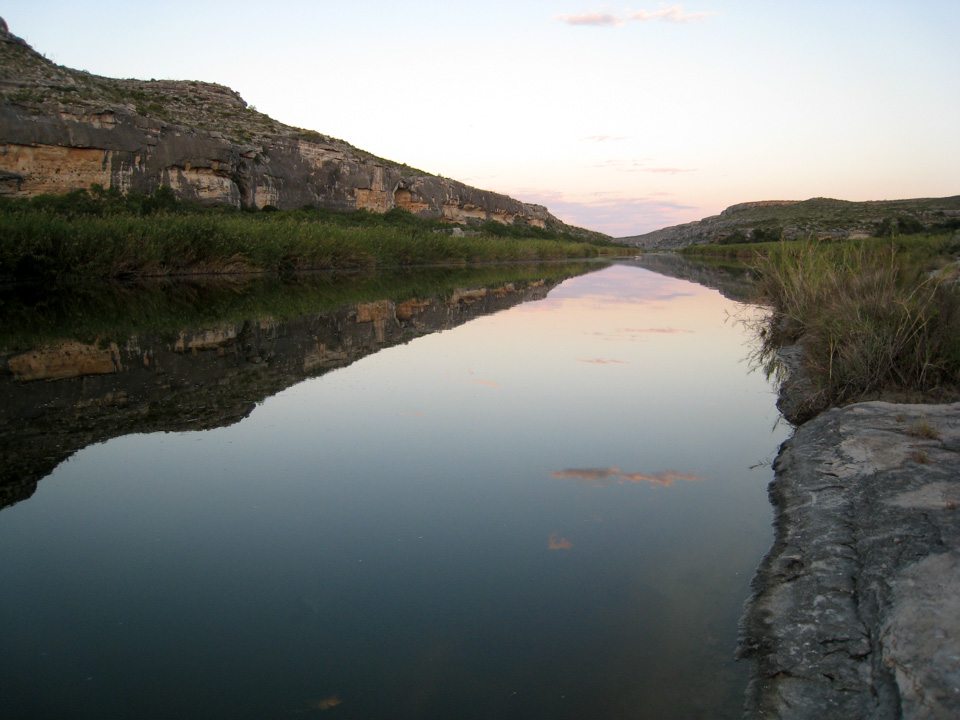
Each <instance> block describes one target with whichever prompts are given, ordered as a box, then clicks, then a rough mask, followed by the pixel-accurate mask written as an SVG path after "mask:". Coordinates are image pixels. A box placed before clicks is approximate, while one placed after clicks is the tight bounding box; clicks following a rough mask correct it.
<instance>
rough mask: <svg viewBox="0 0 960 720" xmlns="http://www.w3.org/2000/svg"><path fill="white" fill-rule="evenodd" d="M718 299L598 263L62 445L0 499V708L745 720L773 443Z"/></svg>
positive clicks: (765, 397)
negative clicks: (546, 285) (218, 405)
mask: <svg viewBox="0 0 960 720" xmlns="http://www.w3.org/2000/svg"><path fill="white" fill-rule="evenodd" d="M544 292H546V291H545V290H544ZM491 297H492V296H491ZM463 302H472V301H469V300H465V301H463ZM447 304H448V306H449V300H448V302H447ZM354 307H355V309H354V311H353V312H354V315H352V316H351V317H353V318H354V320H356V319H357V317H358V314H357V313H358V311H357V309H356V307H357V306H354ZM383 307H386V308H387V309H388V311H389V312H393V313H394V314H396V312H397V310H396V308H397V305H396V304H393V305H390V304H388V305H386V306H383ZM390 308H393V309H392V310H391V309H390ZM743 311H744V309H743V306H741V305H739V304H737V303H734V302H732V301H730V300H727V299H725V298H724V297H722V296H721V295H720V294H719V293H718V292H717V291H715V290H711V289H708V288H706V287H703V286H700V285H696V284H693V283H690V282H687V281H684V280H680V279H674V278H670V277H666V276H664V275H659V274H656V273H653V272H651V271H649V270H645V269H642V268H639V267H634V266H630V265H614V266H611V267H607V268H603V269H600V270H598V271H596V272H592V273H590V274H586V275H581V276H579V277H574V278H571V279H568V280H566V281H564V282H563V283H562V284H560V285H558V286H557V287H555V288H554V289H552V290H551V291H550V292H549V293H548V294H546V297H543V298H542V299H537V300H533V301H530V302H526V303H523V304H519V305H514V306H513V307H509V308H508V309H503V310H501V311H500V312H496V313H495V314H491V315H479V316H478V317H476V318H475V319H470V320H469V322H465V324H460V325H456V324H455V323H448V324H447V326H448V327H449V328H450V329H446V330H444V331H442V332H436V333H434V334H429V335H421V336H419V337H415V338H413V339H409V341H408V342H405V343H404V344H399V345H394V346H392V347H387V345H388V344H389V343H388V342H381V343H380V345H379V346H378V347H383V349H380V351H379V352H376V353H375V354H366V351H365V352H360V353H358V358H359V359H357V358H352V357H351V358H349V362H350V364H347V365H346V366H343V367H339V369H335V370H332V371H330V372H326V373H324V374H321V375H320V376H318V377H313V378H310V379H306V380H302V381H299V382H297V383H296V384H293V385H292V386H289V387H286V389H282V390H280V392H278V393H277V394H275V395H272V396H269V397H266V398H260V397H258V398H256V400H255V402H253V403H252V404H251V406H250V408H249V409H248V410H246V411H244V412H245V413H246V416H245V417H243V415H244V413H239V416H238V417H242V419H240V420H239V422H234V423H233V424H229V425H227V426H225V427H215V428H213V429H208V430H203V431H190V430H186V431H179V432H149V433H133V434H127V435H121V436H120V437H115V438H113V439H110V440H108V441H106V442H99V443H97V444H93V445H89V446H87V447H84V448H83V449H81V450H79V451H78V452H77V453H76V454H74V455H73V456H72V457H70V458H69V460H67V461H65V462H62V463H60V464H59V465H58V466H57V467H56V469H55V470H53V472H52V473H51V474H49V476H47V477H45V478H44V479H42V481H41V482H39V484H38V485H37V489H36V491H35V492H34V493H33V495H32V497H30V498H29V499H26V500H23V501H21V502H19V503H17V504H15V505H13V506H11V507H8V508H6V509H5V510H3V511H2V512H0V577H2V578H3V581H2V583H0V613H2V615H3V617H4V622H3V624H2V625H0V647H2V648H3V652H2V653H0V696H2V697H3V698H4V705H5V707H6V710H5V713H9V714H6V716H7V717H15V718H21V717H22V718H26V717H42V716H62V717H77V718H86V717H89V718H125V717H145V718H150V717H157V718H168V717H178V718H194V717H196V718H211V717H225V718H226V717H229V718H277V717H288V716H289V717H293V716H318V717H319V716H322V717H330V718H337V717H340V718H364V719H366V718H371V719H372V718H452V717H456V718H530V717H549V718H591V717H595V718H638V717H640V718H643V717H649V718H685V719H686V718H726V717H729V718H735V717H739V716H740V707H741V703H742V694H743V689H744V685H745V681H746V671H747V668H746V667H741V666H740V665H738V664H736V663H735V662H734V660H733V653H734V648H735V644H736V624H737V620H738V617H739V613H740V609H741V605H742V603H743V601H744V599H745V598H746V596H747V593H748V584H749V581H750V578H751V576H752V573H753V570H754V569H755V567H756V565H757V563H758V562H759V559H760V557H761V556H762V555H763V553H764V552H765V551H766V549H767V547H768V545H769V542H770V540H771V537H772V535H771V531H770V527H769V526H770V520H771V513H770V509H769V506H768V503H767V499H766V484H767V482H768V481H769V479H770V470H769V468H768V467H767V466H761V467H759V468H755V469H752V470H751V469H750V468H751V466H753V465H755V464H757V463H762V462H763V461H764V460H765V459H766V460H769V458H770V457H771V456H772V454H773V453H774V451H775V449H776V447H777V445H778V443H779V442H780V441H781V440H782V439H783V437H784V435H785V430H784V429H776V428H775V427H774V425H775V420H776V417H777V415H776V411H775V408H774V400H775V397H774V395H773V394H772V391H771V388H770V387H769V385H768V384H767V382H766V380H765V379H764V378H763V376H762V375H760V374H756V373H750V372H749V368H748V366H747V364H746V363H745V362H744V358H745V357H746V356H747V355H748V353H749V347H748V346H747V344H746V342H747V333H746V332H745V330H744V329H743V327H742V326H740V325H738V324H737V323H735V322H732V321H731V319H730V316H731V314H736V313H739V312H743ZM363 312H374V311H372V310H371V311H367V310H364V311H363ZM424 312H425V311H424ZM394 321H396V317H392V318H390V317H388V318H386V320H383V323H389V322H394ZM370 322H371V326H370V333H371V336H372V337H373V338H374V340H376V338H377V333H378V330H377V327H376V322H377V321H376V318H374V319H372V320H371V321H370ZM383 323H381V326H380V327H381V329H380V331H379V332H381V335H382V334H383V333H389V331H390V330H389V328H390V325H389V324H386V325H384V324H383ZM341 331H342V328H341ZM310 332H314V331H312V330H311V331H310ZM398 337H399V336H398ZM384 339H385V338H384V337H381V340H384ZM400 339H401V340H402V339H403V338H400ZM170 342H171V343H173V342H174V339H173V338H171V340H170ZM325 347H326V346H325ZM208 350H209V351H210V352H217V349H216V348H209V349H208ZM189 355H190V353H186V354H185V357H187V356H189ZM221 355H222V352H221ZM201 356H202V352H201V353H200V354H199V355H198V357H201ZM210 357H213V356H212V355H210ZM201 359H202V357H201ZM254 359H257V364H256V366H257V367H260V364H259V363H260V360H259V359H258V358H248V360H249V362H251V363H252V362H253V360H254ZM281 361H282V358H269V357H265V358H264V359H263V364H264V365H269V364H270V363H271V362H273V363H275V364H282V362H281ZM298 362H299V361H298ZM248 364H249V363H248ZM328 369H329V368H328ZM241 377H242V376H241ZM42 382H43V381H37V383H42ZM215 383H216V379H215V378H210V379H208V381H206V384H204V386H203V387H205V388H208V387H209V386H210V384H215ZM48 385H50V384H49V383H48ZM38 386H39V384H38ZM278 387H284V384H283V383H279V384H278ZM201 392H205V391H201V390H196V391H195V392H194V394H199V393H201ZM202 396H203V397H204V398H206V397H207V396H206V395H202ZM210 404H211V401H210V400H205V406H207V407H206V410H207V411H208V412H209V411H211V410H210V407H209V406H210ZM214 410H215V408H214ZM195 411H196V409H195V408H191V410H190V412H195ZM236 419H237V418H234V417H233V416H231V417H230V422H233V421H234V420H236ZM214 424H215V423H214ZM76 432H77V433H82V432H83V428H78V429H77V431H76ZM119 432H120V431H118V432H117V433H113V434H119ZM80 444H81V445H82V443H80Z"/></svg>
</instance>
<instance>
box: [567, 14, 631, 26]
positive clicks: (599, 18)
mask: <svg viewBox="0 0 960 720" xmlns="http://www.w3.org/2000/svg"><path fill="white" fill-rule="evenodd" d="M557 20H559V21H560V22H564V23H566V24H567V25H600V26H604V25H606V26H609V25H623V20H622V19H621V18H618V17H617V16H616V15H611V14H610V13H584V14H582V15H557Z"/></svg>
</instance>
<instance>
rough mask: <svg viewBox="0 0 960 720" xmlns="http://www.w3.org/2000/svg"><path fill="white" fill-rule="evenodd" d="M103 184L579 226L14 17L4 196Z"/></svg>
mask: <svg viewBox="0 0 960 720" xmlns="http://www.w3.org/2000/svg"><path fill="white" fill-rule="evenodd" d="M0 22H2V19H0ZM94 183H98V184H100V185H103V186H104V187H117V188H120V189H121V190H123V191H135V192H141V193H150V192H153V191H154V190H155V189H156V188H158V187H160V186H161V185H164V186H169V187H171V188H173V189H174V190H175V191H176V192H177V194H178V196H180V197H181V198H183V199H188V200H197V201H201V202H204V203H210V204H225V205H233V206H235V207H240V206H248V207H264V206H266V205H272V206H275V207H279V208H281V209H288V208H299V207H302V206H304V205H307V204H310V205H317V206H321V207H330V208H334V209H338V210H355V209H360V208H362V209H367V210H371V211H374V212H385V211H387V210H390V209H391V208H394V207H400V208H403V209H406V210H409V211H410V212H412V213H414V214H416V215H419V216H421V217H426V218H434V219H446V220H449V221H451V222H455V223H466V222H469V221H478V220H479V221H485V220H498V221H500V222H504V223H513V222H525V223H529V224H531V225H535V226H538V227H545V226H550V227H556V228H563V229H567V230H573V231H575V232H576V231H577V230H579V229H578V228H568V227H567V226H565V225H564V224H563V223H562V222H561V221H560V220H558V219H557V218H555V217H554V216H553V215H551V214H550V213H549V212H548V211H547V209H546V208H545V207H543V206H542V205H533V204H530V203H524V202H521V201H519V200H515V199H513V198H511V197H508V196H506V195H500V194H498V193H494V192H489V191H485V190H479V189H477V188H473V187H470V186H468V185H464V184H463V183H459V182H457V181H455V180H449V179H447V178H441V177H436V176H432V175H429V174H427V173H424V172H422V171H418V170H416V169H414V168H411V167H408V166H406V165H402V164H398V163H394V162H390V161H387V160H383V159H381V158H377V157H375V156H373V155H371V154H369V153H366V152H364V151H362V150H359V149H357V148H355V147H353V146H351V145H350V144H348V143H346V142H343V141H342V140H337V139H335V138H331V137H328V136H325V135H322V134H320V133H318V132H313V131H308V130H302V129H300V128H294V127H290V126H288V125H284V124H282V123H279V122H277V121H276V120H273V119H272V118H270V117H268V116H266V115H264V114H262V113H259V112H257V111H256V109H254V108H252V107H249V106H247V104H246V103H245V102H244V101H243V99H242V98H241V97H240V96H239V95H238V94H237V93H236V92H234V91H233V90H231V89H230V88H227V87H224V86H222V85H215V84H212V83H203V82H186V81H167V80H161V81H157V80H150V81H141V80H120V79H114V78H105V77H98V76H96V75H91V74H89V73H86V72H82V71H78V70H72V69H70V68H65V67H61V66H58V65H55V64H53V63H51V62H49V61H48V60H46V59H45V58H44V57H43V56H41V55H40V54H38V53H37V52H35V51H34V50H33V49H32V48H31V47H29V46H28V45H27V44H26V43H25V42H24V41H23V40H21V39H20V38H17V37H16V36H14V35H11V34H10V33H9V32H8V31H7V29H6V24H5V23H3V24H2V26H0V194H4V195H11V196H30V195H36V194H39V193H62V192H68V191H70V190H74V189H78V188H88V187H89V186H90V185H91V184H94ZM584 232H585V231H584Z"/></svg>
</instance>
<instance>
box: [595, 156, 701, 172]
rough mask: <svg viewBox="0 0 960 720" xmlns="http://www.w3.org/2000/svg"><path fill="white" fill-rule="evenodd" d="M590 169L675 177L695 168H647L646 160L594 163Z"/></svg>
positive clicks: (695, 169) (694, 170)
mask: <svg viewBox="0 0 960 720" xmlns="http://www.w3.org/2000/svg"><path fill="white" fill-rule="evenodd" d="M592 167H596V168H610V169H613V170H618V171H619V172H648V173H660V174H663V175H676V174H677V173H688V172H696V171H697V168H681V167H649V166H648V165H647V161H646V160H604V161H602V162H598V163H594V164H593V166H592Z"/></svg>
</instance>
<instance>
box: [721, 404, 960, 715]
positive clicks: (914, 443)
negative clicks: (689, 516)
mask: <svg viewBox="0 0 960 720" xmlns="http://www.w3.org/2000/svg"><path fill="white" fill-rule="evenodd" d="M775 471H776V477H775V479H774V481H773V482H772V483H771V485H770V498H771V501H772V502H773V505H774V508H775V512H776V522H775V529H776V540H775V543H774V546H773V548H772V550H771V551H770V553H769V554H768V555H767V556H766V557H765V558H764V560H763V562H762V564H761V566H760V568H759V570H758V573H757V576H756V578H755V580H754V591H755V592H754V595H753V597H752V599H751V601H750V602H749V603H748V604H747V607H746V609H745V613H744V616H743V619H742V622H741V638H740V655H741V657H749V658H755V659H756V661H757V664H756V666H755V669H754V676H753V679H752V681H751V684H750V687H749V689H748V692H747V707H746V715H745V717H747V718H782V719H784V720H788V719H789V720H799V719H800V718H818V719H819V720H829V719H832V718H836V719H837V720H840V719H841V718H842V719H843V720H857V719H858V718H871V719H876V720H881V719H882V720H885V719H887V718H890V719H891V720H892V719H893V718H914V719H919V718H955V717H958V716H960V632H958V630H960V572H958V571H960V512H958V508H960V403H958V404H952V405H895V404H890V403H884V402H869V403H861V404H857V405H852V406H849V407H846V408H842V409H835V410H830V411H827V412H825V413H823V414H822V415H820V416H818V417H816V418H814V419H813V420H810V421H809V422H807V423H805V424H804V425H802V426H800V427H799V428H798V429H797V431H796V433H795V435H794V436H793V437H792V438H791V439H790V440H788V441H787V442H786V443H784V445H783V447H782V449H781V452H780V455H779V457H778V458H777V461H776V464H775Z"/></svg>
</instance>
